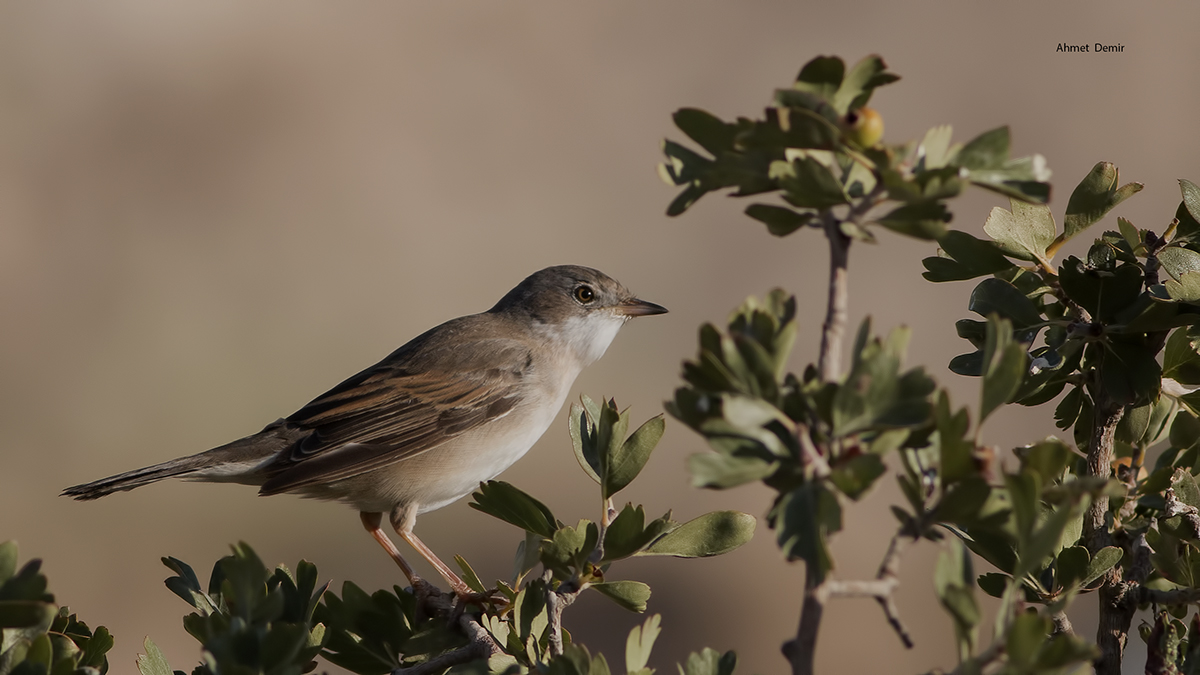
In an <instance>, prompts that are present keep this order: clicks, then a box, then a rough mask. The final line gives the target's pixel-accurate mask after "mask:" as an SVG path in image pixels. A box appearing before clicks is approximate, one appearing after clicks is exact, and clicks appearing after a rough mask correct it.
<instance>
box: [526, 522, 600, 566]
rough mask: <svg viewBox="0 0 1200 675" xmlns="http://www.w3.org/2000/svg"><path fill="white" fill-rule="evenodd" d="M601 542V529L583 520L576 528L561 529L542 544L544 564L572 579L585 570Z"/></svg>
mask: <svg viewBox="0 0 1200 675" xmlns="http://www.w3.org/2000/svg"><path fill="white" fill-rule="evenodd" d="M599 542H600V529H599V528H598V527H597V526H596V524H595V523H593V522H592V521H590V520H581V521H579V524H578V525H576V526H575V527H560V528H559V529H558V531H557V532H555V533H554V536H553V537H552V538H550V539H547V540H545V541H543V542H542V544H541V561H542V564H543V565H545V566H546V567H547V568H549V569H552V570H554V571H555V572H557V573H559V574H560V575H561V576H562V577H571V576H572V575H573V574H574V573H575V571H577V570H581V569H583V568H584V566H585V565H586V564H587V561H588V559H589V558H590V557H591V555H592V552H593V551H595V550H596V546H597V545H598V544H599Z"/></svg>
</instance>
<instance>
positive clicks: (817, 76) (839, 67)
mask: <svg viewBox="0 0 1200 675" xmlns="http://www.w3.org/2000/svg"><path fill="white" fill-rule="evenodd" d="M845 74H846V64H845V63H843V62H842V60H841V59H840V58H838V57H836V56H818V57H816V58H814V59H812V60H811V61H809V62H808V63H806V64H804V67H803V68H801V69H800V74H799V75H797V76H796V81H795V83H794V84H793V85H792V88H793V89H796V90H797V91H804V92H808V93H811V94H815V95H817V96H819V97H821V98H823V99H825V100H826V101H832V99H833V95H834V94H835V93H836V92H837V90H838V88H839V87H840V86H841V85H842V79H843V77H844V76H845Z"/></svg>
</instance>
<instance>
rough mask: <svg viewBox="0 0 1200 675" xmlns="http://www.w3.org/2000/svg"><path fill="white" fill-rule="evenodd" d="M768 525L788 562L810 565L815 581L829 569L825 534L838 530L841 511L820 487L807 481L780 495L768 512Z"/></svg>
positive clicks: (829, 563)
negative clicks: (769, 522)
mask: <svg viewBox="0 0 1200 675" xmlns="http://www.w3.org/2000/svg"><path fill="white" fill-rule="evenodd" d="M771 526H772V527H773V528H775V538H776V541H777V542H778V544H779V548H780V549H781V550H782V551H783V553H784V555H786V556H787V557H788V560H796V559H800V560H804V561H805V563H806V564H808V565H812V567H813V569H814V570H815V571H816V572H817V575H816V576H817V578H818V579H824V577H825V575H826V574H827V573H828V572H829V570H831V569H833V558H832V556H831V555H830V553H829V535H831V534H834V533H836V532H838V531H840V530H841V529H842V508H841V505H840V504H838V500H837V496H836V495H834V494H833V493H832V492H830V491H829V490H828V489H827V488H826V487H825V486H824V485H822V484H821V483H813V482H809V483H805V484H803V485H801V486H800V487H798V488H796V489H794V490H791V491H789V492H786V493H784V494H782V495H780V496H779V497H778V498H777V501H776V504H775V507H774V508H773V509H772V510H771Z"/></svg>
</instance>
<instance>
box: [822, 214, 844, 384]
mask: <svg viewBox="0 0 1200 675" xmlns="http://www.w3.org/2000/svg"><path fill="white" fill-rule="evenodd" d="M822 215H823V218H822V221H823V227H824V229H825V237H826V238H827V239H828V240H829V295H828V299H827V301H826V305H825V324H824V326H823V327H822V331H821V358H820V365H819V368H820V371H821V379H822V380H824V381H825V382H837V381H838V380H839V379H841V373H842V343H843V342H845V338H846V321H847V316H848V314H849V308H850V287H849V284H850V275H849V270H848V269H847V267H848V265H849V262H850V237H847V236H846V234H845V233H844V232H842V230H841V224H842V223H841V221H840V220H838V219H837V218H836V217H835V216H834V215H833V212H832V211H825V213H824V214H822Z"/></svg>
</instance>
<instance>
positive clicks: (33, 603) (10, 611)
mask: <svg viewBox="0 0 1200 675" xmlns="http://www.w3.org/2000/svg"><path fill="white" fill-rule="evenodd" d="M57 615H58V608H57V607H55V606H54V605H52V604H50V603H48V602H41V601H39V600H0V628H35V629H36V630H37V632H44V631H46V630H47V629H49V628H50V624H51V623H52V622H53V621H54V617H55V616H57Z"/></svg>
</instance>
